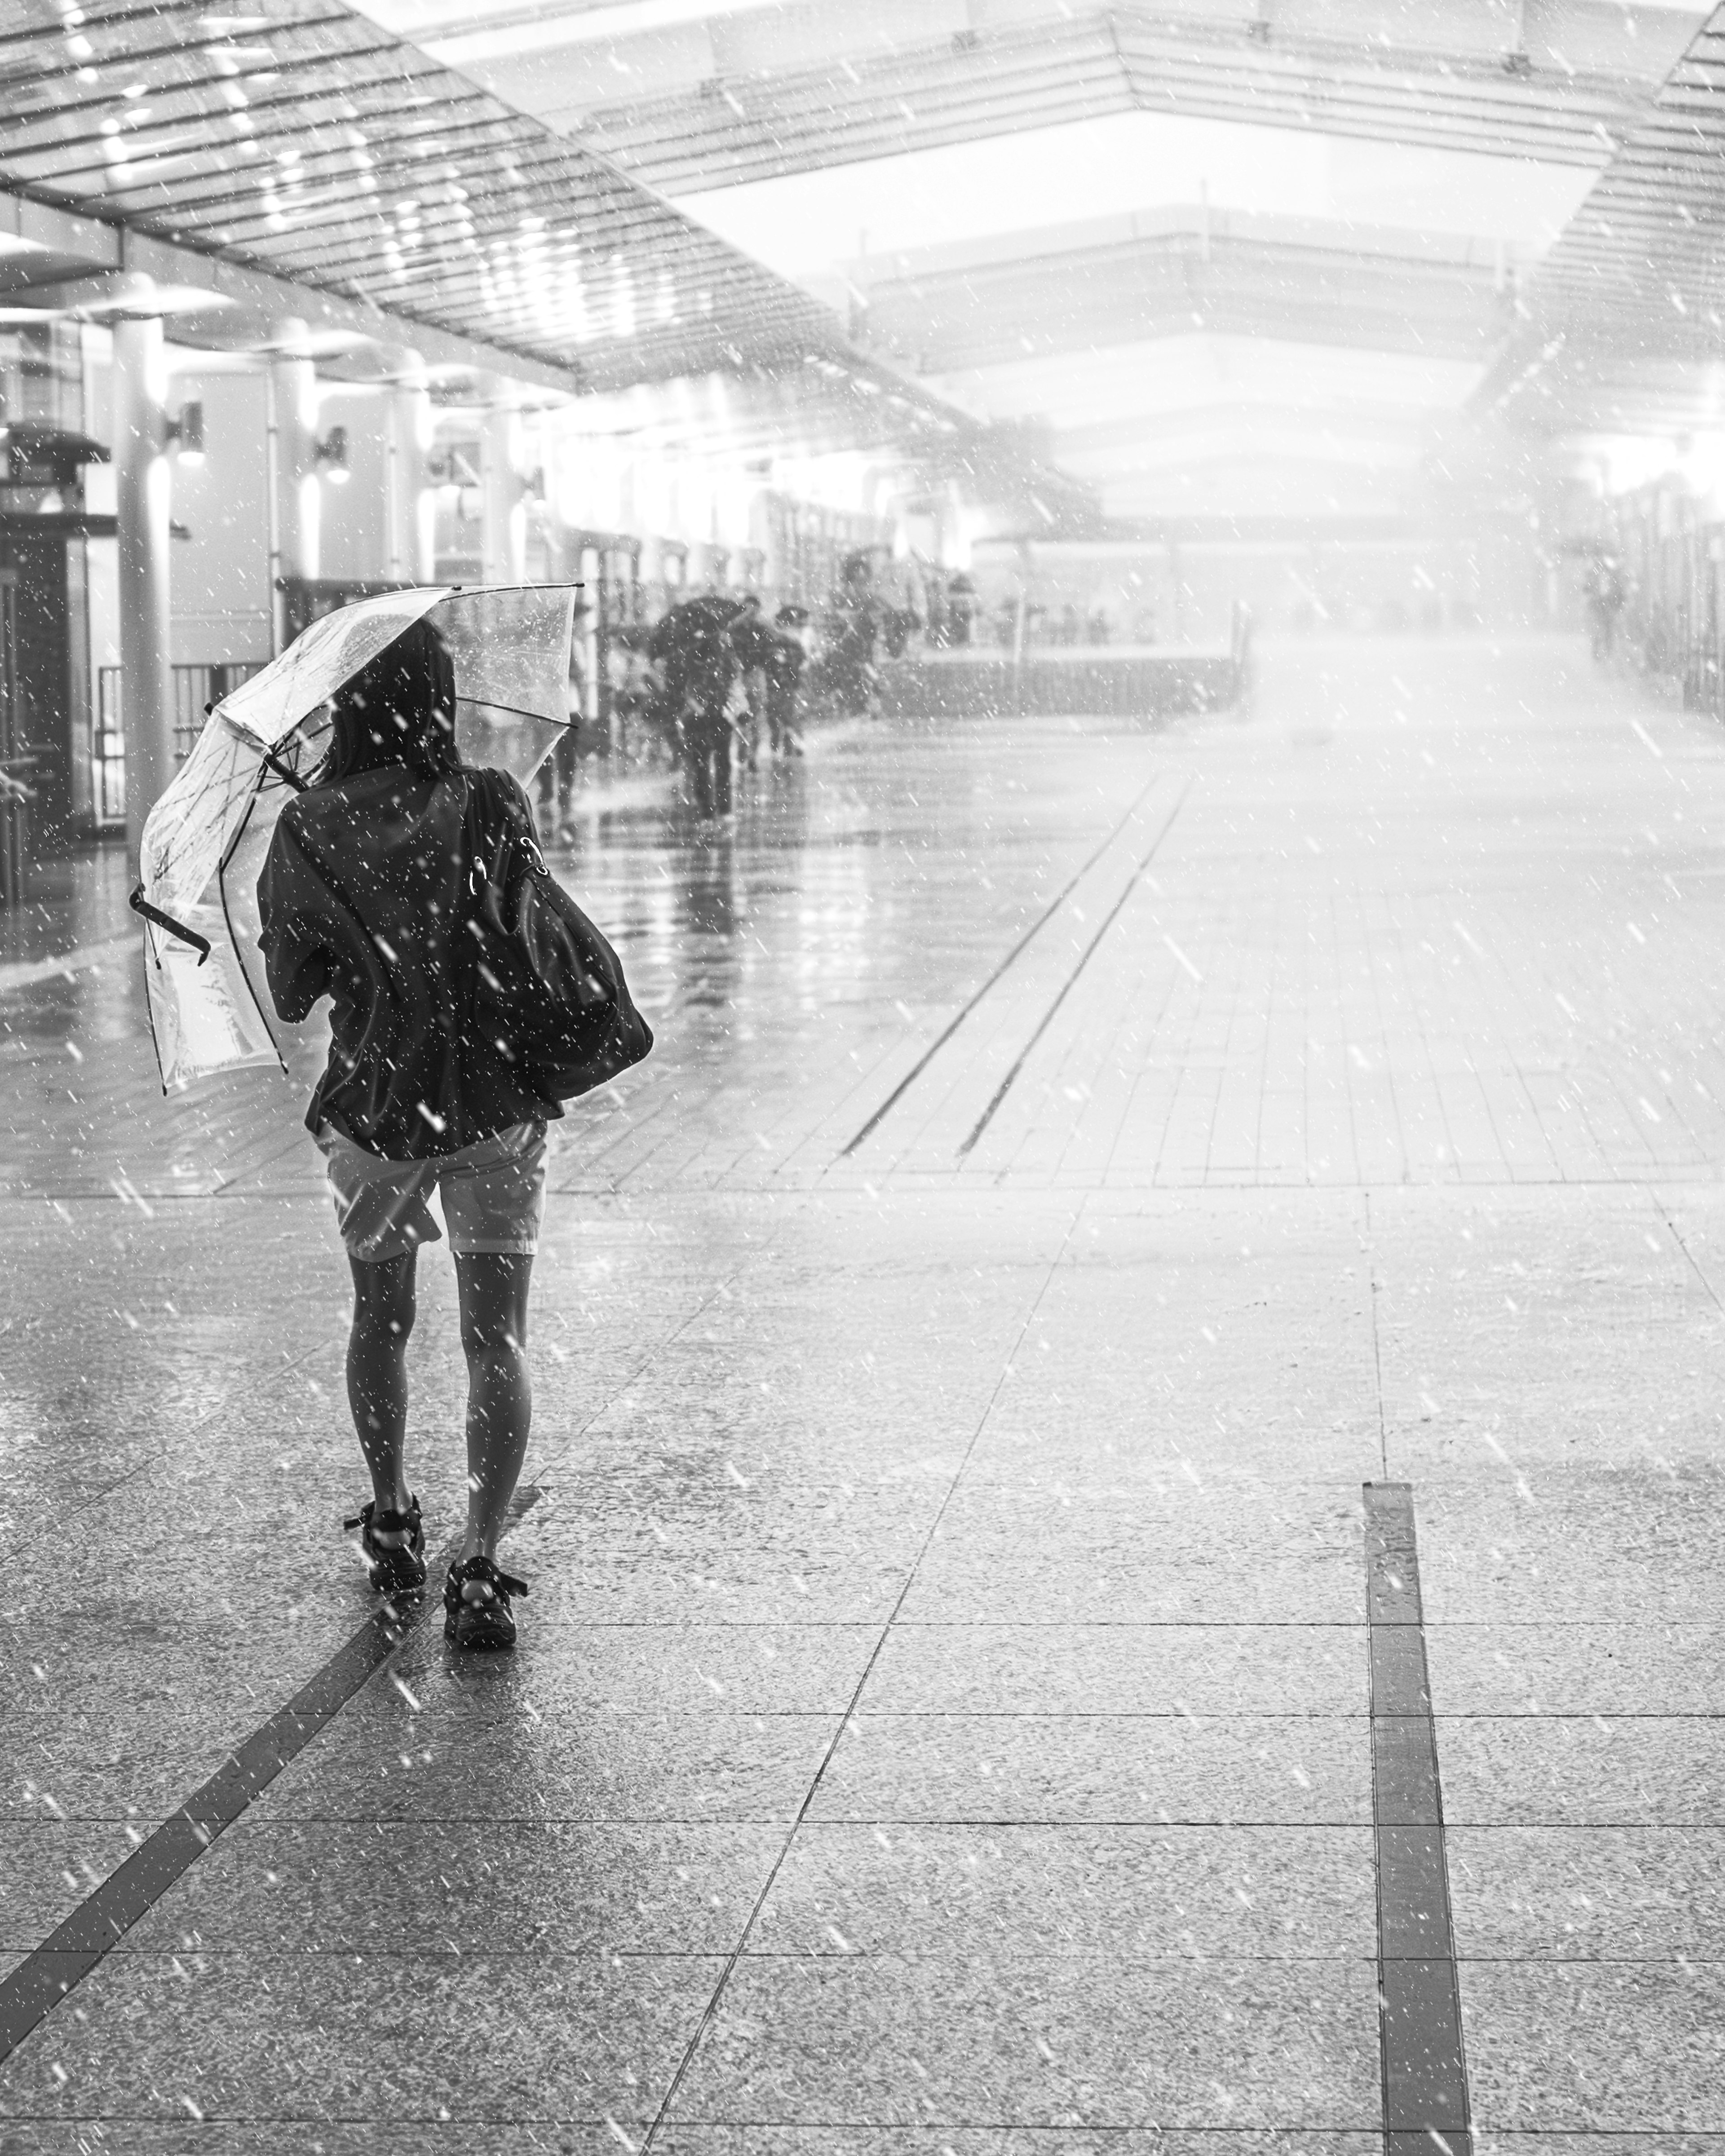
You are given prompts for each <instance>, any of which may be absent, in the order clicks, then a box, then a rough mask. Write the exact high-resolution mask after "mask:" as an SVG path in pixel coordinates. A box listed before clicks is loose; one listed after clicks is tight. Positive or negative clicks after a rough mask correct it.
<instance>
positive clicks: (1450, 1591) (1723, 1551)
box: [1393, 1448, 1725, 1625]
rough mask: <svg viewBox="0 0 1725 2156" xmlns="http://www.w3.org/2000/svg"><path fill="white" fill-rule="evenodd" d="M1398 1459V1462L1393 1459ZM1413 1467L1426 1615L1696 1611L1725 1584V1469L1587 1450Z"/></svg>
mask: <svg viewBox="0 0 1725 2156" xmlns="http://www.w3.org/2000/svg"><path fill="white" fill-rule="evenodd" d="M1393 1465H1394V1463H1393ZM1410 1470H1411V1479H1412V1481H1413V1483H1414V1512H1415V1517H1416V1521H1417V1524H1418V1531H1419V1537H1420V1586H1421V1589H1422V1591H1423V1594H1424V1599H1425V1615H1426V1620H1427V1622H1428V1623H1430V1624H1433V1625H1443V1624H1448V1623H1458V1622H1459V1623H1474V1624H1479V1623H1485V1622H1489V1621H1491V1620H1498V1621H1507V1622H1509V1623H1527V1624H1534V1625H1539V1624H1555V1623H1571V1624H1583V1625H1590V1624H1598V1623H1600V1622H1602V1621H1606V1620H1615V1621H1617V1622H1621V1623H1627V1624H1638V1623H1639V1624H1647V1623H1655V1622H1656V1623H1661V1624H1668V1623H1669V1624H1678V1625H1685V1624H1694V1623H1695V1622H1697V1620H1702V1619H1705V1618H1706V1617H1707V1615H1708V1614H1710V1612H1711V1611H1712V1610H1713V1609H1717V1608H1718V1607H1719V1606H1720V1605H1721V1601H1722V1598H1725V1476H1721V1475H1720V1473H1719V1471H1718V1470H1717V1468H1715V1467H1709V1468H1706V1469H1702V1468H1698V1467H1691V1468H1681V1469H1667V1470H1659V1469H1656V1468H1651V1467H1650V1468H1643V1467H1638V1466H1609V1465H1596V1464H1593V1463H1585V1464H1582V1465H1579V1466H1571V1467H1566V1468H1553V1467H1541V1466H1538V1465H1530V1466H1527V1468H1525V1469H1523V1468H1521V1467H1518V1466H1517V1465H1516V1463H1515V1462H1514V1460H1513V1458H1511V1460H1510V1461H1509V1462H1508V1463H1507V1465H1506V1464H1505V1463H1504V1462H1502V1461H1495V1460H1494V1462H1493V1463H1492V1466H1491V1469H1490V1470H1486V1469H1484V1468H1482V1469H1481V1471H1479V1472H1478V1473H1476V1474H1474V1475H1471V1476H1466V1477H1462V1476H1456V1475H1454V1474H1445V1475H1442V1476H1439V1475H1437V1474H1435V1473H1434V1474H1421V1473H1420V1472H1419V1471H1418V1469H1417V1463H1410V1462H1409V1461H1408V1460H1407V1459H1406V1456H1405V1448H1404V1455H1403V1460H1402V1464H1401V1466H1399V1467H1397V1470H1396V1471H1397V1473H1398V1474H1402V1473H1407V1472H1409V1471H1410Z"/></svg>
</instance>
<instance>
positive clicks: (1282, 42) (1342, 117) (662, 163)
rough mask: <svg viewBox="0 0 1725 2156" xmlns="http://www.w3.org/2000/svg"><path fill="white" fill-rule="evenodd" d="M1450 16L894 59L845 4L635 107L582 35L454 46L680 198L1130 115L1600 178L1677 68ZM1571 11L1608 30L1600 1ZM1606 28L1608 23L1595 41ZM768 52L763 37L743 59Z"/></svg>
mask: <svg viewBox="0 0 1725 2156" xmlns="http://www.w3.org/2000/svg"><path fill="white" fill-rule="evenodd" d="M1451 12H1452V13H1455V14H1456V25H1455V31H1454V37H1455V43H1454V44H1453V45H1452V46H1450V48H1447V49H1446V48H1445V45H1444V44H1443V43H1442V38H1443V35H1444V24H1443V19H1442V16H1441V12H1440V11H1431V12H1430V13H1422V16H1421V18H1420V36H1421V37H1422V38H1423V40H1424V41H1423V42H1420V43H1416V42H1414V39H1413V38H1409V39H1408V40H1407V41H1406V42H1400V41H1398V42H1397V43H1395V44H1389V43H1387V42H1385V41H1384V40H1385V38H1387V37H1388V36H1390V35H1393V34H1394V33H1393V32H1386V31H1385V30H1384V23H1386V22H1387V21H1389V19H1390V18H1386V17H1384V16H1383V15H1382V14H1381V13H1376V14H1374V16H1373V25H1372V26H1371V27H1368V26H1367V25H1365V24H1364V23H1363V24H1362V28H1361V30H1360V32H1359V33H1358V34H1357V35H1354V36H1353V37H1349V36H1348V35H1346V34H1345V31H1346V11H1345V10H1344V11H1343V13H1342V14H1341V15H1340V17H1339V18H1336V17H1332V18H1327V21H1338V24H1339V31H1340V33H1338V34H1332V35H1324V36H1318V35H1314V34H1312V33H1310V32H1308V31H1306V30H1303V29H1300V30H1294V29H1288V28H1283V27H1282V26H1281V25H1280V24H1278V23H1276V22H1275V21H1274V20H1273V18H1271V17H1269V16H1263V15H1260V14H1257V13H1250V12H1248V11H1247V10H1245V9H1244V8H1242V10H1241V12H1240V14H1239V15H1238V16H1236V17H1229V16H1226V15H1222V16H1217V15H1212V14H1205V15H1181V14H1179V13H1174V12H1166V13H1164V12H1161V11H1153V10H1152V9H1150V8H1142V7H1132V6H1118V7H1111V8H1096V7H1091V8H1083V9H1077V8H1071V7H1070V6H1068V7H1066V8H1065V9H1064V10H1063V11H1057V10H1056V9H1055V8H1052V7H1050V8H1047V9H1045V11H1040V12H1035V13H1034V17H1033V19H1030V20H1009V21H1004V22H999V23H995V24H993V25H990V26H985V27H982V28H976V29H973V30H971V31H968V32H967V33H964V34H963V35H962V36H959V37H957V38H955V37H953V36H952V35H951V34H947V35H946V36H943V37H938V38H929V39H928V41H927V43H922V44H916V45H915V46H913V47H911V48H908V49H900V50H898V51H896V52H894V53H891V54H885V53H880V52H879V51H875V52H873V53H869V52H865V51H860V50H859V49H858V46H859V43H860V38H859V33H858V32H857V30H856V29H855V27H854V26H855V24H856V23H857V22H858V21H859V20H860V19H865V18H859V17H858V16H857V15H856V14H855V12H853V13H851V14H850V18H849V20H850V24H851V25H852V26H853V27H852V28H850V30H849V32H848V33H845V32H844V31H843V30H842V29H840V28H839V27H838V26H839V24H840V23H842V21H843V19H844V18H842V17H840V16H835V17H834V23H835V34H834V40H833V51H834V58H833V59H831V60H830V61H824V62H823V63H822V64H819V65H816V66H809V65H808V64H806V60H805V61H804V62H803V64H788V65H785V66H783V67H777V66H773V65H770V64H768V65H765V66H762V65H756V66H749V65H747V64H739V65H737V66H735V67H732V68H726V66H725V65H724V64H723V61H724V54H723V49H722V45H721V44H719V43H718V42H717V41H716V49H715V54H714V67H713V71H712V73H711V74H710V75H708V76H706V78H704V79H703V80H700V81H699V82H691V83H685V84H682V85H679V86H678V87H677V88H675V90H670V91H669V92H667V93H665V94H662V95H657V96H654V97H649V98H644V99H639V100H633V101H630V102H627V103H624V102H619V101H617V100H614V99H611V98H608V97H604V96H601V95H595V85H596V84H597V83H598V80H600V77H599V75H598V71H597V70H596V69H594V68H593V66H592V65H591V64H590V60H591V53H592V47H591V45H590V44H585V45H583V49H582V51H583V57H582V61H581V64H580V65H579V67H578V69H576V71H575V72H574V73H573V74H571V73H570V70H569V69H568V67H567V65H560V60H559V54H558V53H557V50H556V49H555V48H554V47H552V46H550V45H548V44H546V43H543V42H542V43H540V44H536V46H535V49H533V51H532V52H531V54H524V55H522V56H521V58H519V59H508V58H499V59H491V60H486V59H485V58H484V57H483V54H484V50H485V43H486V38H485V31H484V29H483V28H482V27H479V25H480V24H481V23H482V22H483V18H475V24H476V27H475V32H474V34H473V35H472V36H471V37H469V38H457V39H455V40H454V41H453V42H452V43H451V44H449V45H448V46H447V47H446V48H445V49H449V50H451V51H459V52H460V53H461V54H462V55H463V57H464V58H465V59H467V60H468V63H469V64H471V65H474V66H475V67H476V68H477V69H479V71H480V73H481V74H483V76H484V77H485V80H488V81H489V82H490V83H491V84H492V85H494V86H495V87H496V88H497V89H498V90H499V92H500V94H501V95H504V96H506V97H507V98H508V99H509V100H510V101H511V103H513V104H516V105H519V106H521V108H523V109H526V110H533V111H535V112H536V113H537V114H538V115H540V116H541V117H542V118H544V119H545V120H547V121H548V122H549V123H550V124H552V126H557V127H558V128H560V129H562V131H566V132H567V133H569V134H570V135H572V136H575V137H577V138H578V139H580V140H582V141H587V142H590V143H592V144H593V145H594V146H596V147H598V148H601V149H603V151H605V153H606V154H607V155H608V157H611V158H613V159H614V161H615V162H617V163H618V164H619V166H620V167H623V168H624V169H625V170H628V171H631V172H637V173H638V174H639V175H640V177H643V178H644V179H647V180H649V182H651V184H653V185H654V186H655V187H659V188H661V189H663V190H664V191H665V192H666V193H671V194H677V193H687V192H691V191H695V190H700V189H706V188H712V187H730V186H737V185H742V184H744V183H747V182H751V181H757V180H762V179H770V178H778V177H783V176H784V175H786V174H788V173H793V172H811V171H815V170H819V169H821V168H824V167H828V166H831V165H834V164H842V163H854V162H859V161H862V160H865V159H869V158H875V157H892V156H897V155H901V154H903V153H904V152H906V151H916V150H927V149H932V148H938V147H942V146H947V145H949V144H952V143H955V142H964V141H979V140H983V139H985V138H987V137H989V136H999V135H1004V134H1011V133H1016V132H1019V131H1022V130H1024V129H1026V128H1033V127H1046V126H1055V125H1056V124H1059V123H1060V122H1061V121H1070V120H1080V119H1089V118H1096V117H1099V116H1102V115H1107V114H1111V113H1117V112H1127V111H1133V110H1137V111H1166V112H1173V113H1182V114H1190V115H1199V116H1204V117H1207V118H1213V119H1220V120H1227V121H1237V122H1244V123H1248V124H1250V125H1254V126H1272V127H1281V128H1291V129H1295V130H1297V131H1302V132H1320V133H1325V134H1332V135H1343V136H1356V137H1361V138H1364V139H1368V140H1372V141H1391V142H1396V143H1418V144H1422V145H1425V146H1433V147H1438V148H1444V149H1451V150H1468V151H1475V152H1476V153H1478V154H1481V155H1485V156H1491V157H1538V158H1541V159H1543V160H1546V161H1548V162H1556V163H1559V164H1568V165H1579V166H1582V167H1593V168H1597V167H1600V166H1602V165H1603V164H1604V162H1605V161H1606V160H1607V158H1609V156H1610V155H1611V153H1612V151H1613V149H1614V148H1615V146H1616V144H1617V143H1618V142H1619V141H1621V140H1622V139H1623V137H1624V136H1625V134H1626V133H1627V131H1629V130H1630V128H1631V127H1632V126H1634V125H1635V122H1636V121H1637V120H1638V119H1639V118H1640V116H1641V115H1642V114H1643V113H1644V112H1645V108H1646V105H1647V104H1648V102H1649V100H1651V96H1652V95H1653V93H1654V91H1655V90H1656V88H1657V86H1658V84H1659V81H1660V80H1661V74H1662V73H1663V69H1664V65H1665V64H1666V62H1667V61H1668V59H1669V57H1670V54H1669V52H1667V51H1666V50H1665V49H1662V48H1661V45H1660V44H1659V33H1658V28H1657V22H1656V19H1655V21H1654V23H1653V27H1652V28H1649V29H1646V30H1645V33H1644V34H1642V35H1640V36H1639V37H1637V38H1635V39H1634V40H1633V41H1630V40H1629V39H1627V38H1625V35H1624V33H1623V30H1622V27H1621V26H1622V22H1623V15H1622V11H1621V10H1617V11H1615V23H1616V26H1617V28H1616V41H1615V43H1614V44H1611V45H1610V46H1609V55H1610V56H1609V59H1602V61H1600V60H1596V61H1595V63H1594V64H1591V65H1589V64H1579V65H1578V64H1575V63H1574V61H1573V60H1568V59H1565V57H1564V56H1563V52H1562V47H1561V44H1560V42H1559V40H1560V38H1562V37H1563V34H1564V33H1563V31H1562V30H1561V29H1556V30H1553V31H1548V33H1547V36H1546V43H1545V45H1544V46H1543V48H1541V49H1538V50H1536V51H1523V52H1522V53H1517V52H1516V51H1514V50H1513V49H1512V47H1505V48H1504V49H1498V50H1495V51H1494V50H1491V49H1481V40H1480V38H1479V34H1478V30H1479V11H1478V10H1477V9H1474V10H1472V11H1471V17H1470V18H1469V19H1468V20H1467V21H1466V23H1464V21H1463V17H1462V12H1461V11H1451ZM1552 12H1553V13H1556V12H1558V11H1552ZM1567 12H1568V14H1569V16H1570V17H1571V18H1577V17H1580V16H1584V15H1585V16H1588V17H1589V18H1592V17H1593V16H1594V15H1597V16H1598V17H1599V21H1600V23H1601V24H1602V25H1603V24H1605V23H1607V22H1608V19H1609V18H1608V17H1607V13H1606V11H1605V10H1604V9H1589V8H1584V7H1573V8H1570V9H1569V10H1568V11H1567ZM1667 19H1668V18H1667ZM1636 27H1637V28H1641V27H1642V26H1641V25H1640V24H1638V25H1637V26H1636ZM1604 34H1605V33H1604V31H1601V30H1596V31H1595V32H1594V34H1593V37H1592V39H1591V44H1592V45H1593V46H1594V47H1598V46H1599V38H1600V37H1601V36H1602V35H1604ZM1667 34H1668V33H1667ZM1680 34H1682V33H1681V32H1680ZM761 42H762V41H761V40H760V38H758V37H757V38H752V40H751V41H750V46H749V49H748V54H747V57H748V58H749V59H754V58H757V55H758V53H759V51H760V49H761ZM808 42H809V41H808V40H807V38H803V39H801V40H799V41H798V46H797V49H798V51H799V52H802V51H804V50H806V47H807V44H808ZM1579 42H1580V44H1581V48H1582V49H1583V50H1584V51H1585V50H1587V49H1589V40H1588V39H1582V40H1580V41H1579ZM847 48H848V49H847Z"/></svg>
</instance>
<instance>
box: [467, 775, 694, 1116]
mask: <svg viewBox="0 0 1725 2156" xmlns="http://www.w3.org/2000/svg"><path fill="white" fill-rule="evenodd" d="M462 845H463V849H464V851H465V858H466V870H467V873H466V889H467V893H468V899H469V909H468V912H467V917H466V920H465V923H464V925H463V932H464V934H465V939H466V940H467V942H469V943H470V946H471V953H470V955H471V960H472V972H471V974H470V977H469V978H468V983H467V986H468V989H469V1002H468V1009H467V1014H466V1027H465V1030H466V1033H467V1035H468V1038H469V1039H470V1041H471V1043H472V1044H473V1045H475V1047H476V1048H477V1049H478V1050H480V1053H481V1054H482V1055H484V1054H486V1053H492V1054H495V1055H498V1056H500V1057H501V1059H502V1060H503V1061H504V1062H505V1063H506V1064H507V1065H509V1067H510V1069H511V1074H512V1075H514V1076H515V1077H516V1079H517V1080H520V1081H524V1082H525V1083H526V1084H527V1085H528V1086H531V1088H532V1090H533V1091H535V1092H537V1093H539V1094H540V1095H541V1096H542V1097H543V1098H545V1099H547V1100H551V1101H572V1100H574V1099H575V1098H576V1096H578V1095H579V1094H582V1093H589V1092H591V1091H593V1087H594V1086H603V1085H605V1084H607V1083H608V1081H610V1080H611V1079H613V1078H615V1077H617V1076H618V1075H619V1074H620V1073H621V1072H623V1071H624V1070H629V1068H630V1067H631V1066H632V1065H634V1064H637V1063H639V1062H640V1061H641V1060H642V1058H643V1057H644V1056H645V1055H647V1054H648V1053H649V1050H651V1048H652V1046H653V1032H652V1029H651V1027H650V1026H649V1024H647V1021H646V1019H644V1018H643V1017H642V1016H641V1014H640V1013H639V1011H638V1010H637V1009H635V1006H634V1001H633V999H632V998H631V997H630V995H629V983H628V982H627V981H626V980H625V979H624V975H623V967H622V964H621V962H620V961H619V958H618V956H617V953H616V952H614V950H613V949H612V948H611V946H610V944H609V943H608V942H607V941H606V940H605V938H604V937H603V935H601V934H600V932H599V931H598V929H597V928H596V927H594V926H593V922H592V921H589V920H588V917H587V916H586V915H585V914H584V913H583V911H582V910H581V908H580V907H579V906H578V905H577V904H576V903H575V901H574V900H573V899H572V898H571V897H570V896H569V894H568V892H567V891H565V890H564V889H563V887H562V885H561V884H560V883H559V882H558V881H557V878H556V877H555V876H553V875H552V873H551V871H550V870H549V869H547V867H546V865H545V860H544V856H543V855H542V854H541V853H540V850H539V848H538V844H537V843H536V841H535V839H533V837H532V835H531V831H530V830H521V829H519V828H516V826H515V819H512V818H511V816H510V814H509V808H508V803H507V799H506V797H505V796H503V795H502V791H501V788H500V786H499V785H498V783H497V780H496V778H495V774H494V773H490V772H485V771H475V772H471V773H469V775H468V786H467V804H466V809H465V814H464V817H463V820H462Z"/></svg>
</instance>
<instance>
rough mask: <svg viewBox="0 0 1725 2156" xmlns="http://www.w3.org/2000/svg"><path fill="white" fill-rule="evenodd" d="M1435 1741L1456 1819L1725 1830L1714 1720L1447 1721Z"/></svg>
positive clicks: (1722, 1750) (1450, 1816)
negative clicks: (1691, 1827)
mask: <svg viewBox="0 0 1725 2156" xmlns="http://www.w3.org/2000/svg"><path fill="white" fill-rule="evenodd" d="M1437 1747H1438V1762H1439V1770H1440V1774H1441V1775H1442V1778H1443V1789H1444V1816H1445V1820H1448V1821H1449V1822H1450V1823H1451V1824H1452V1825H1468V1826H1542V1825H1549V1826H1725V1730H1722V1728H1721V1725H1720V1723H1719V1722H1718V1721H1717V1719H1714V1718H1712V1717H1692V1716H1685V1717H1675V1718H1674V1717H1661V1716H1652V1715H1648V1716H1615V1717H1609V1718H1608V1717H1605V1716H1603V1715H1574V1716H1568V1715H1565V1716H1559V1715H1514V1716H1508V1717H1502V1716H1485V1715H1461V1716H1456V1717H1440V1719H1439V1721H1438V1723H1437Z"/></svg>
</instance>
